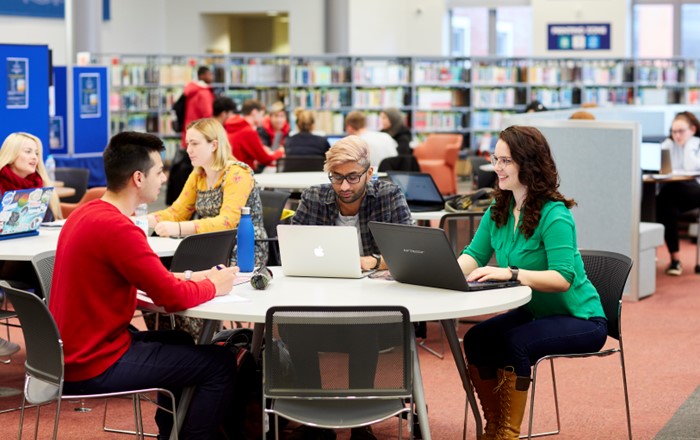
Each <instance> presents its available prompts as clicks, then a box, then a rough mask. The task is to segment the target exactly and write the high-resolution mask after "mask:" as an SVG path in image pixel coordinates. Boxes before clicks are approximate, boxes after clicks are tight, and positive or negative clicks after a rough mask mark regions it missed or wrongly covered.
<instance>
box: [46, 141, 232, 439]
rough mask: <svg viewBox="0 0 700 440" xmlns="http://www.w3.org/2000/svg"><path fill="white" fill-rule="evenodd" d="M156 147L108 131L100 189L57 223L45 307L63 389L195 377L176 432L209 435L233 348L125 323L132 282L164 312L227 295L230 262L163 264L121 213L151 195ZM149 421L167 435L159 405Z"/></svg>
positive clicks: (174, 382)
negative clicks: (59, 353)
mask: <svg viewBox="0 0 700 440" xmlns="http://www.w3.org/2000/svg"><path fill="white" fill-rule="evenodd" d="M162 149H163V147H162V142H161V140H160V139H159V138H158V137H156V136H153V135H149V134H145V133H134V132H125V133H120V134H117V135H116V136H114V137H113V138H112V139H111V140H110V142H109V145H107V148H106V149H105V152H104V154H103V159H104V167H105V174H106V177H107V192H106V193H105V195H104V196H103V197H102V198H101V199H98V200H94V201H92V202H89V203H86V204H85V205H83V206H81V207H79V208H78V209H76V210H75V211H74V212H73V213H72V214H71V216H70V218H69V220H68V221H66V223H65V225H64V226H63V228H62V230H61V235H60V237H59V239H58V247H57V250H56V263H55V267H54V274H53V281H52V286H51V297H50V304H49V309H50V310H51V313H52V314H53V316H54V318H55V320H56V324H57V325H58V329H59V331H60V334H61V339H63V344H64V345H63V350H64V356H65V384H64V391H65V392H66V393H69V394H89V393H103V392H110V391H122V390H130V389H139V388H150V387H160V388H167V389H169V390H172V391H173V392H174V393H176V395H177V394H178V393H179V392H180V391H181V390H182V388H184V387H191V386H194V387H196V391H195V393H194V397H193V398H192V401H191V404H190V407H189V411H188V413H187V415H186V418H185V422H184V425H183V427H182V431H181V438H187V439H211V438H214V436H215V434H216V431H217V429H218V426H219V425H220V423H221V420H222V419H223V417H224V415H225V414H226V411H227V408H228V407H229V402H230V401H231V399H232V389H233V382H234V377H235V365H236V363H235V362H236V360H235V357H234V356H233V354H232V353H231V352H230V351H229V350H227V349H225V348H223V347H218V346H213V345H194V342H193V341H192V338H191V337H190V336H189V335H188V334H187V333H185V332H182V331H161V332H136V331H131V330H130V329H129V323H130V322H131V320H132V318H133V316H134V312H135V310H136V289H140V290H143V291H145V292H148V295H149V296H150V297H151V299H152V300H153V302H154V303H155V304H157V305H160V306H162V307H164V308H165V309H166V310H168V311H177V310H184V309H187V308H189V307H193V306H196V305H198V304H201V303H203V302H205V301H208V300H210V299H212V298H213V297H214V296H219V295H226V294H227V293H228V292H230V291H231V289H232V287H233V280H234V277H235V275H236V272H237V271H238V268H235V267H232V268H223V269H222V270H217V269H216V268H212V269H211V270H205V271H200V272H189V271H188V272H186V273H185V274H186V275H185V274H181V273H170V272H168V271H167V270H166V269H165V267H164V266H163V264H162V263H161V261H160V259H159V258H158V256H157V255H156V254H155V253H154V252H153V250H152V249H151V247H150V246H149V244H148V241H147V239H146V236H145V235H144V233H143V230H141V229H140V228H139V227H138V226H136V225H135V224H134V222H133V221H132V220H131V219H130V218H129V215H131V213H133V212H134V210H135V209H136V207H137V206H138V205H139V204H141V203H149V202H153V201H154V200H156V198H157V197H158V193H159V191H160V187H161V185H162V184H163V182H164V181H165V176H164V174H163V162H162V160H161V156H160V152H161V150H162ZM222 263H223V262H222ZM165 400H167V399H165ZM156 422H157V423H158V428H159V431H160V435H161V437H160V438H167V437H168V436H169V434H170V430H171V428H172V417H171V416H170V415H169V414H167V413H166V412H164V411H161V410H159V411H158V413H157V414H156Z"/></svg>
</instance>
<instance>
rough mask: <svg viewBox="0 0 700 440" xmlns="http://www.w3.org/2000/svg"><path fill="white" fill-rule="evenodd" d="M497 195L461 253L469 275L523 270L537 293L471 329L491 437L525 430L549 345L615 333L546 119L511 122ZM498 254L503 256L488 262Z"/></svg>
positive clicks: (472, 356) (468, 348)
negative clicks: (534, 378)
mask: <svg viewBox="0 0 700 440" xmlns="http://www.w3.org/2000/svg"><path fill="white" fill-rule="evenodd" d="M492 163H493V165H494V170H495V172H496V174H497V176H498V188H497V189H496V192H495V196H496V197H495V202H494V203H493V205H491V207H490V208H489V209H488V210H487V211H486V213H485V214H484V217H483V220H482V222H481V224H480V225H479V229H478V230H477V233H476V235H475V236H474V240H473V241H472V242H471V244H470V245H469V246H468V247H467V248H466V249H465V250H464V251H463V253H462V255H461V256H460V257H459V264H460V266H461V267H462V270H463V272H464V273H465V274H467V278H468V280H469V281H486V280H510V279H513V280H519V281H520V282H521V283H522V284H523V285H525V286H529V287H530V288H531V289H532V300H531V301H530V302H529V303H528V304H526V305H524V306H522V307H520V308H518V309H516V310H512V311H510V312H508V313H505V314H502V315H499V316H496V317H494V318H491V319H488V320H486V321H484V322H482V323H480V324H477V325H475V326H474V327H472V328H471V329H470V330H469V331H468V332H467V334H466V335H465V336H464V349H465V353H466V356H467V361H468V363H469V373H470V378H471V381H472V383H473V385H474V388H475V390H476V392H477V394H478V395H479V398H480V400H481V404H482V407H483V411H484V418H485V419H486V429H485V434H484V437H482V439H495V438H498V439H517V438H518V435H519V434H520V424H521V423H522V419H523V414H524V412H525V404H526V402H527V392H528V388H529V386H530V368H531V366H532V365H534V364H535V362H537V360H538V359H540V358H541V357H543V356H545V355H549V354H563V353H581V352H589V351H597V350H598V349H600V348H601V347H602V346H603V344H604V343H605V340H606V338H607V333H608V331H607V320H606V319H605V314H604V312H603V307H602V305H601V303H600V297H599V296H598V292H597V291H596V289H595V287H593V284H591V282H590V281H589V280H588V278H587V277H586V272H585V270H584V267H583V260H582V259H581V254H580V253H579V251H578V246H577V244H576V225H575V224H574V218H573V216H572V215H571V211H570V209H571V207H573V206H574V205H575V202H574V201H573V200H571V199H567V198H565V197H564V196H563V195H562V194H561V193H559V191H558V188H559V175H558V173H557V169H556V165H555V164H554V159H553V158H552V154H551V151H550V149H549V144H548V143H547V140H546V139H545V137H544V136H543V135H542V133H540V132H539V130H537V129H536V128H533V127H519V126H513V127H509V128H506V129H505V130H503V131H502V132H501V133H500V135H499V139H498V143H497V144H496V149H495V154H494V155H493V157H492ZM494 253H495V255H496V261H497V263H498V264H497V265H496V266H487V263H488V262H489V260H490V259H491V256H492V255H493V254H494Z"/></svg>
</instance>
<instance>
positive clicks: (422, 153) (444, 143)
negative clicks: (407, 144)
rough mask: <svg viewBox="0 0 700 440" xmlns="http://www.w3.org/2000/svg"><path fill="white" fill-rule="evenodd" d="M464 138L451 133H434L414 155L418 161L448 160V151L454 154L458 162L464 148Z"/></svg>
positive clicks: (418, 147) (414, 151)
mask: <svg viewBox="0 0 700 440" xmlns="http://www.w3.org/2000/svg"><path fill="white" fill-rule="evenodd" d="M462 142H463V136H462V135H461V134H451V133H433V134H430V135H428V137H427V138H425V141H424V142H423V143H422V144H420V145H418V146H417V147H416V148H414V149H413V154H414V155H415V156H416V158H417V159H418V162H420V161H421V159H446V155H447V154H448V150H456V152H453V155H454V156H455V157H454V159H455V160H456V158H457V156H458V155H459V150H460V149H461V148H462Z"/></svg>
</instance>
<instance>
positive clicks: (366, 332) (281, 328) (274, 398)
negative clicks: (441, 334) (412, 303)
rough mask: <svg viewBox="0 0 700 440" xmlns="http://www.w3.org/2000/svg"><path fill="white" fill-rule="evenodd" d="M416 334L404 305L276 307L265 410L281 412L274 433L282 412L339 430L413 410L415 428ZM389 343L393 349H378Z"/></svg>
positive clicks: (269, 321) (271, 315)
mask: <svg viewBox="0 0 700 440" xmlns="http://www.w3.org/2000/svg"><path fill="white" fill-rule="evenodd" d="M411 331H412V330H411V326H410V316H409V313H408V310H407V309H406V308H404V307H399V306H386V307H362V306H349V307H311V306H309V307H273V308H271V309H269V310H268V311H267V317H266V319H265V347H266V348H265V350H264V352H263V355H264V362H263V369H264V373H263V375H264V383H263V398H266V399H271V400H270V402H271V405H270V408H269V409H265V412H266V413H267V414H273V415H274V416H275V430H274V431H275V433H276V434H277V433H279V429H278V428H279V426H278V425H277V419H278V416H282V417H284V418H286V419H289V420H294V421H296V422H299V423H303V424H309V425H313V426H318V427H322V428H331V429H338V428H353V427H359V426H366V425H370V424H372V423H376V422H379V421H382V420H385V419H388V418H389V417H392V416H395V415H398V414H403V413H406V414H407V418H408V420H409V424H408V426H409V427H411V426H412V411H411V407H412V400H413V391H412V389H413V370H412V365H413V364H412V362H413V354H412V349H411V339H410V337H411V336H410V335H411V333H410V332H411ZM372 342H374V343H372ZM385 343H389V344H391V346H392V347H394V349H393V350H390V351H387V352H383V353H379V351H378V349H379V346H381V345H383V344H385ZM375 370H376V371H375ZM407 400H408V402H409V403H408V404H406V401H407ZM398 421H399V438H402V431H401V430H402V418H401V417H399V418H398Z"/></svg>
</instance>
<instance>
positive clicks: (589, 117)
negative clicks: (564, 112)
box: [569, 110, 595, 121]
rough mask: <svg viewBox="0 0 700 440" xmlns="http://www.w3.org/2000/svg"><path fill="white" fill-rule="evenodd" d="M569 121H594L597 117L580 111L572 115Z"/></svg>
mask: <svg viewBox="0 0 700 440" xmlns="http://www.w3.org/2000/svg"><path fill="white" fill-rule="evenodd" d="M569 119H579V120H588V121H594V120H595V115H594V114H593V113H591V112H587V111H585V110H579V111H577V112H574V113H572V114H571V116H569Z"/></svg>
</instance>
